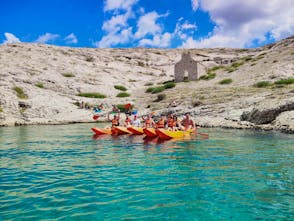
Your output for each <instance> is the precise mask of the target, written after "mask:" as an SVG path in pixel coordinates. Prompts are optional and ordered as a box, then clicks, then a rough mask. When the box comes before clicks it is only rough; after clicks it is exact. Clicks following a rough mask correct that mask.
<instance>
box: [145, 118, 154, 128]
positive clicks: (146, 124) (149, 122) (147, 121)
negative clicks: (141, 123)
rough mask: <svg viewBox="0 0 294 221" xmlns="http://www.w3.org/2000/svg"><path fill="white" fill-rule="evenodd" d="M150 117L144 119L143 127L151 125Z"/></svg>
mask: <svg viewBox="0 0 294 221" xmlns="http://www.w3.org/2000/svg"><path fill="white" fill-rule="evenodd" d="M151 122H152V121H151V119H146V120H145V127H150V126H151Z"/></svg>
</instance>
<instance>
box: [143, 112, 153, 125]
mask: <svg viewBox="0 0 294 221" xmlns="http://www.w3.org/2000/svg"><path fill="white" fill-rule="evenodd" d="M142 119H143V120H144V122H145V125H144V126H145V127H146V128H150V127H154V126H155V122H154V120H153V119H152V115H151V114H148V115H147V116H142Z"/></svg>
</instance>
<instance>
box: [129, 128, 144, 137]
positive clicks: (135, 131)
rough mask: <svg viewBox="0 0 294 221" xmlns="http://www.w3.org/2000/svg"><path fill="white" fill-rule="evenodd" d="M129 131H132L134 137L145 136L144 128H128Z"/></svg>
mask: <svg viewBox="0 0 294 221" xmlns="http://www.w3.org/2000/svg"><path fill="white" fill-rule="evenodd" d="M127 129H128V131H130V132H131V133H132V134H134V135H142V134H144V131H143V128H142V127H134V126H131V127H127Z"/></svg>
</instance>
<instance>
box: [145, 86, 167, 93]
mask: <svg viewBox="0 0 294 221" xmlns="http://www.w3.org/2000/svg"><path fill="white" fill-rule="evenodd" d="M164 89H165V87H164V86H159V87H149V88H147V90H146V93H152V94H156V93H160V92H162V91H164Z"/></svg>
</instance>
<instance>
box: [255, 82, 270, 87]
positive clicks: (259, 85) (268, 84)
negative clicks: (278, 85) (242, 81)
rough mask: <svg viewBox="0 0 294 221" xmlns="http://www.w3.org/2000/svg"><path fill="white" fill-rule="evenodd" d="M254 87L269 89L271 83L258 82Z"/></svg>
mask: <svg viewBox="0 0 294 221" xmlns="http://www.w3.org/2000/svg"><path fill="white" fill-rule="evenodd" d="M253 86H254V87H258V88H262V87H269V86H272V83H271V82H268V81H260V82H257V83H256V84H254V85H253Z"/></svg>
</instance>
